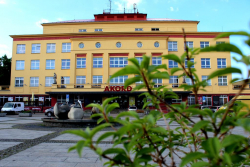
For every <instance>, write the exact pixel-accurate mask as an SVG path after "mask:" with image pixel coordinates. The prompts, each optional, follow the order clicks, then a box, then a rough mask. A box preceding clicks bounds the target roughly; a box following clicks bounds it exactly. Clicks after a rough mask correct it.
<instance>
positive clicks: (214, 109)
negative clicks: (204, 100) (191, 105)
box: [210, 106, 221, 112]
mask: <svg viewBox="0 0 250 167" xmlns="http://www.w3.org/2000/svg"><path fill="white" fill-rule="evenodd" d="M220 107H221V106H212V107H210V109H211V110H212V111H213V112H216V111H218V110H219V108H220Z"/></svg>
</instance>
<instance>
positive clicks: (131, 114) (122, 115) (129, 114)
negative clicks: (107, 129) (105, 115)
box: [116, 111, 139, 119]
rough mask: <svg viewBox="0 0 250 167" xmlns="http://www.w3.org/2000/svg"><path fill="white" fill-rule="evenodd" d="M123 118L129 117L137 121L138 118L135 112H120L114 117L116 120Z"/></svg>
mask: <svg viewBox="0 0 250 167" xmlns="http://www.w3.org/2000/svg"><path fill="white" fill-rule="evenodd" d="M124 116H130V117H134V118H137V119H139V116H138V114H137V113H136V112H135V111H128V112H121V113H119V114H118V115H117V116H116V119H118V118H120V117H124Z"/></svg>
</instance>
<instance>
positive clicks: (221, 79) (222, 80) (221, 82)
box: [218, 76, 227, 86]
mask: <svg viewBox="0 0 250 167" xmlns="http://www.w3.org/2000/svg"><path fill="white" fill-rule="evenodd" d="M218 85H219V86H227V76H218Z"/></svg>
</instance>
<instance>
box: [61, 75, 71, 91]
mask: <svg viewBox="0 0 250 167" xmlns="http://www.w3.org/2000/svg"><path fill="white" fill-rule="evenodd" d="M69 83H70V77H65V76H63V77H61V84H69ZM61 88H66V85H61Z"/></svg>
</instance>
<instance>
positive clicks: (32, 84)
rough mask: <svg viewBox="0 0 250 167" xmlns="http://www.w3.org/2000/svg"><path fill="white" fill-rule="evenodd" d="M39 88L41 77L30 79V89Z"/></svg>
mask: <svg viewBox="0 0 250 167" xmlns="http://www.w3.org/2000/svg"><path fill="white" fill-rule="evenodd" d="M38 86H39V77H30V87H38Z"/></svg>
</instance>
